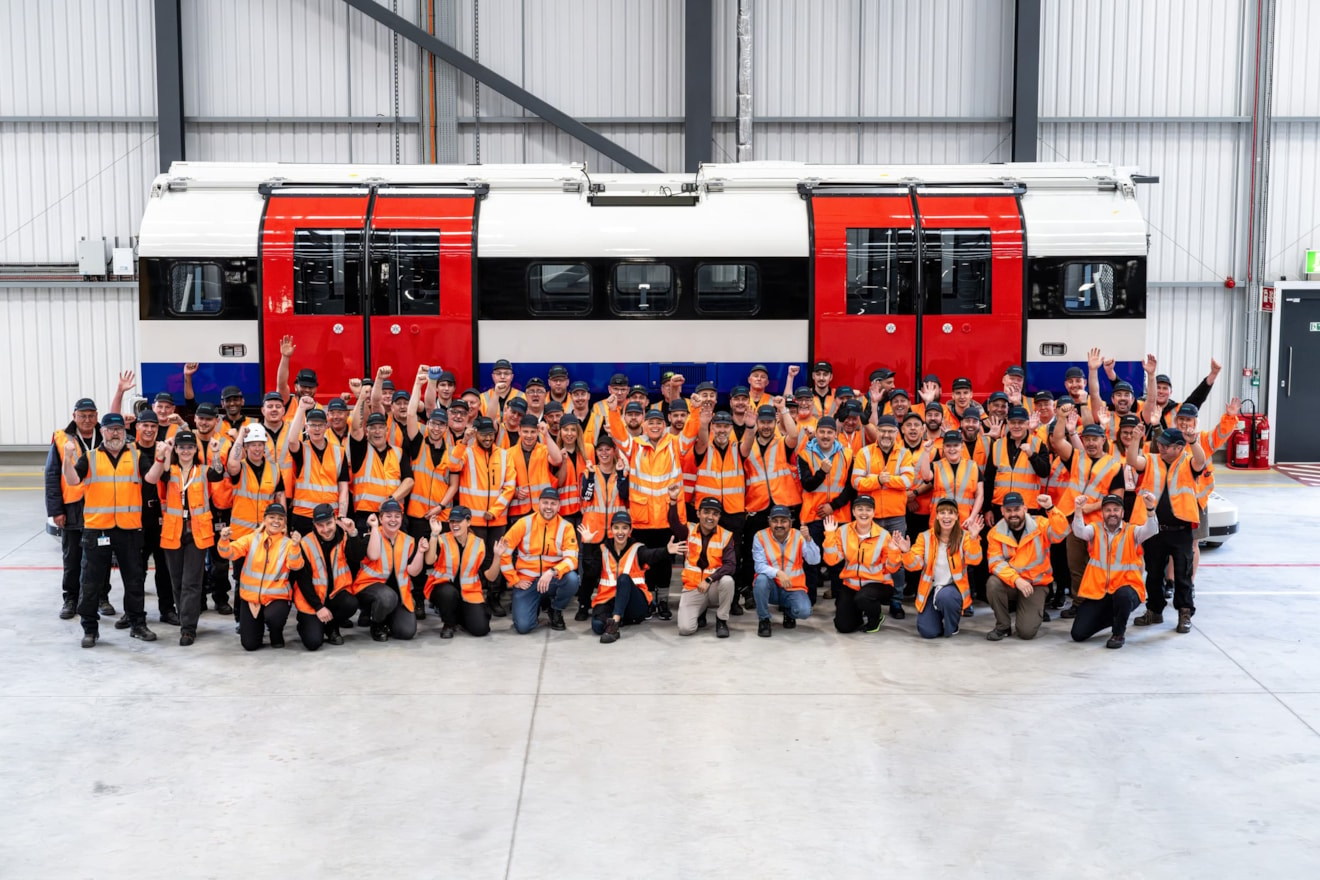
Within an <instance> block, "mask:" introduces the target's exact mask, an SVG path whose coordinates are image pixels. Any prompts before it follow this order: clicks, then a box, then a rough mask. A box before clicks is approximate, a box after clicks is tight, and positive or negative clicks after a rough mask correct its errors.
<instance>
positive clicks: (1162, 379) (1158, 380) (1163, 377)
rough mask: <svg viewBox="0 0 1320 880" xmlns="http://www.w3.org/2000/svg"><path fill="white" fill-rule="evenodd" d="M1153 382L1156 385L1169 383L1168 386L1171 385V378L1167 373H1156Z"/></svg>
mask: <svg viewBox="0 0 1320 880" xmlns="http://www.w3.org/2000/svg"><path fill="white" fill-rule="evenodd" d="M1155 384H1156V385H1170V386H1171V385H1173V380H1172V379H1170V378H1169V376H1168V374H1167V373H1160V374H1159V375H1157V376H1156V377H1155Z"/></svg>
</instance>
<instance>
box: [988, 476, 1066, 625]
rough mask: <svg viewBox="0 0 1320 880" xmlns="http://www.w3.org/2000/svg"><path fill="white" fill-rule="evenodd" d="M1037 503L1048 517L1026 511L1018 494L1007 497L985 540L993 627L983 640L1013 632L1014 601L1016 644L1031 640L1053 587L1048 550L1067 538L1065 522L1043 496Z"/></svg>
mask: <svg viewBox="0 0 1320 880" xmlns="http://www.w3.org/2000/svg"><path fill="white" fill-rule="evenodd" d="M1036 504H1037V505H1038V506H1039V507H1040V509H1041V510H1043V511H1047V512H1048V513H1049V517H1048V518H1046V517H1043V516H1034V515H1032V514H1030V513H1028V512H1027V506H1026V500H1025V499H1024V498H1023V497H1022V494H1021V493H1019V492H1009V493H1008V494H1007V495H1005V496H1004V503H1003V505H1002V506H1001V510H1002V511H1003V514H1004V518H1003V519H1001V520H1000V521H999V522H997V523H995V527H994V528H993V529H991V530H990V537H989V540H988V541H987V546H988V552H989V555H990V578H989V580H987V581H986V584H985V593H986V599H987V600H989V602H990V610H992V611H994V613H995V628H994V629H992V630H990V632H988V633H986V635H985V637H986V638H987V639H989V640H990V641H992V642H998V641H1000V640H1002V639H1004V638H1006V637H1007V636H1009V635H1010V634H1011V633H1012V631H1013V618H1012V617H1011V616H1010V615H1011V614H1012V611H1013V609H1012V606H1011V604H1010V603H1012V602H1014V601H1016V602H1017V634H1018V638H1020V639H1034V638H1035V637H1036V633H1037V632H1039V631H1040V623H1041V620H1042V612H1044V610H1045V597H1046V595H1047V594H1048V593H1049V586H1050V585H1051V584H1053V583H1054V573H1053V571H1052V570H1051V569H1050V545H1051V544H1057V543H1059V542H1060V541H1062V540H1063V538H1064V536H1065V535H1067V534H1068V519H1067V517H1065V516H1064V515H1063V514H1061V513H1059V511H1058V510H1056V509H1055V508H1054V501H1053V500H1052V499H1051V498H1050V496H1048V495H1038V496H1037V497H1036Z"/></svg>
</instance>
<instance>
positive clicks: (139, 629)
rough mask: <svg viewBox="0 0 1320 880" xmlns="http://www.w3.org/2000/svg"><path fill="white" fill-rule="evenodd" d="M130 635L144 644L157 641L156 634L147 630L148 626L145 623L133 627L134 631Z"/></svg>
mask: <svg viewBox="0 0 1320 880" xmlns="http://www.w3.org/2000/svg"><path fill="white" fill-rule="evenodd" d="M129 635H130V636H132V637H133V638H135V639H141V640H142V641H144V642H154V641H156V634H155V633H154V632H152V631H151V630H149V629H147V625H146V624H145V623H139V624H138V625H137V626H135V627H133V629H132V630H131V631H130V632H129Z"/></svg>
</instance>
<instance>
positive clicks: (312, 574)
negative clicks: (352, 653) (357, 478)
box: [293, 504, 362, 651]
mask: <svg viewBox="0 0 1320 880" xmlns="http://www.w3.org/2000/svg"><path fill="white" fill-rule="evenodd" d="M312 526H313V528H314V529H315V530H316V531H315V534H311V535H303V537H302V552H303V562H304V563H306V564H305V565H303V567H302V568H300V569H297V570H296V571H295V572H294V573H293V582H294V585H295V586H296V587H297V589H296V590H295V591H294V594H293V604H294V607H295V608H297V610H298V638H300V639H302V643H303V647H304V648H306V649H307V650H309V651H315V650H316V649H318V648H320V647H321V645H322V644H324V643H325V642H329V643H330V644H332V645H342V644H343V643H344V637H343V636H341V635H340V634H339V628H340V627H341V626H343V625H344V624H345V623H349V622H351V621H352V620H353V615H354V614H356V613H357V611H358V600H357V597H356V596H354V595H353V591H352V589H351V588H352V586H353V574H352V572H351V571H349V568H348V542H349V539H350V538H352V539H354V541H355V542H357V543H358V547H357V548H355V549H356V550H357V552H356V554H355V555H357V556H359V557H360V556H361V555H362V551H361V549H360V546H361V543H360V539H358V530H357V526H355V525H354V524H353V521H352V520H351V519H349V518H348V517H343V518H342V519H339V520H336V519H335V509H334V507H333V506H331V505H329V504H318V505H316V507H315V508H313V510H312Z"/></svg>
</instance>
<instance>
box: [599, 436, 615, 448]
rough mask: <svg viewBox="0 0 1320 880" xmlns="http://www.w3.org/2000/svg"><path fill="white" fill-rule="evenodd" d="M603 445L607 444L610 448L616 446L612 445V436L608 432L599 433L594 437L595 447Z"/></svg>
mask: <svg viewBox="0 0 1320 880" xmlns="http://www.w3.org/2000/svg"><path fill="white" fill-rule="evenodd" d="M603 446H608V447H610V448H611V449H616V448H617V447H616V446H615V445H614V438H613V437H611V436H610V435H609V434H601V435H600V436H599V437H597V438H596V443H595V448H596V449H600V448H601V447H603Z"/></svg>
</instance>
